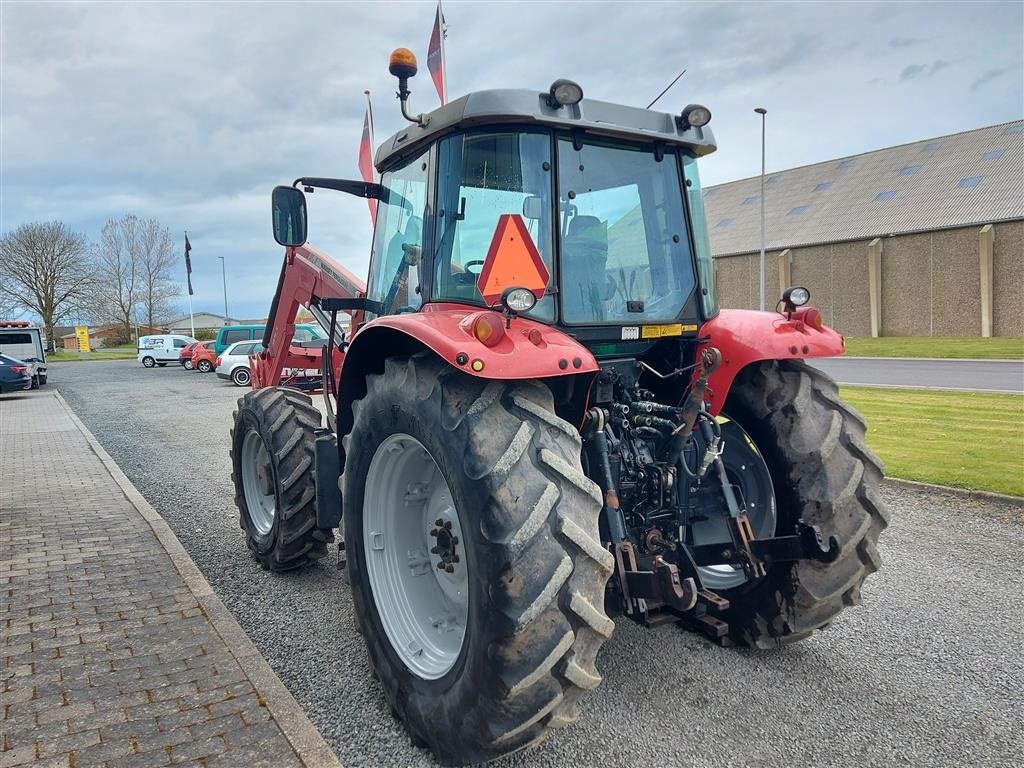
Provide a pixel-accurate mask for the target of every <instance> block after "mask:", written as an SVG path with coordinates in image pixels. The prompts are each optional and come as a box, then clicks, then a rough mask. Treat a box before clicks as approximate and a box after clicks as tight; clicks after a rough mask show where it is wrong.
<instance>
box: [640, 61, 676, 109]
mask: <svg viewBox="0 0 1024 768" xmlns="http://www.w3.org/2000/svg"><path fill="white" fill-rule="evenodd" d="M685 74H686V70H685V69H684V70H683V71H682V72H680V73H679V74H678V75H676V77H675V80H673V81H672V82H671V83H669V84H668V85H667V86H665V90H664V91H662V92H661V93H659V94H658V95H657V97H656V98H655V99H654V101H652V102H651V103H650V104H648V105H647V107H646V109H650V108H651V107H653V106H654V105H655V104H657V103H658V99H660V98H661V97H662V96H664V95H665V94H666V93H668V91H669V89H670V88H671V87H672V86H673V85H675V84H676V83H678V82H679V78H680V77H682V76H683V75H685Z"/></svg>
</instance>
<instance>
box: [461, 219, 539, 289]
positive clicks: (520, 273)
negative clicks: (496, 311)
mask: <svg viewBox="0 0 1024 768" xmlns="http://www.w3.org/2000/svg"><path fill="white" fill-rule="evenodd" d="M550 276H551V275H550V273H549V272H548V268H547V267H546V266H545V265H544V260H543V259H541V257H540V251H538V250H537V246H536V245H535V244H534V242H533V238H532V237H530V231H529V230H528V229H527V228H526V223H525V222H524V221H523V217H522V216H520V215H519V214H518V213H503V214H501V216H499V217H498V226H496V227H495V228H494V237H493V238H492V240H491V247H490V248H488V249H487V258H485V259H484V264H483V269H481V270H480V278H479V279H478V280H477V282H476V285H477V288H479V289H480V295H481V296H483V297H484V301H485V302H486V303H487V305H488V306H494V305H495V304H497V303H498V301H499V300H500V299H501V294H502V292H503V291H504V290H505V289H506V288H511V287H513V286H515V287H517V288H526V289H527V290H530V291H532V292H533V295H534V296H536V297H537V300H538V301H539V300H540V299H541V298H542V297H543V296H544V291H545V289H546V288H547V286H548V278H550Z"/></svg>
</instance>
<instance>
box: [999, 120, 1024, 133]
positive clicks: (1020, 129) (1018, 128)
mask: <svg viewBox="0 0 1024 768" xmlns="http://www.w3.org/2000/svg"><path fill="white" fill-rule="evenodd" d="M1015 133H1024V123H1018V124H1017V125H1008V126H1006V130H1004V131H1003V135H1004V136H1012V135H1013V134H1015Z"/></svg>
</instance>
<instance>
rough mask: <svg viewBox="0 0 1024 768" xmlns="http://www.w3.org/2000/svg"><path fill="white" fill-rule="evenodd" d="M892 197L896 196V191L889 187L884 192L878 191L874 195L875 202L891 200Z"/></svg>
mask: <svg viewBox="0 0 1024 768" xmlns="http://www.w3.org/2000/svg"><path fill="white" fill-rule="evenodd" d="M894 197H896V192H895V190H891V189H890V190H887V191H885V192H879V193H878V194H877V195H875V202H876V203H884V202H885V201H886V200H892V199H893V198H894Z"/></svg>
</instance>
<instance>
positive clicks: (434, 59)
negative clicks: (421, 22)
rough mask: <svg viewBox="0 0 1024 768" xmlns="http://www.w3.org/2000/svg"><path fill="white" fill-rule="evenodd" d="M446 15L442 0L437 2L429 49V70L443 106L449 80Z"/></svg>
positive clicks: (446, 97)
mask: <svg viewBox="0 0 1024 768" xmlns="http://www.w3.org/2000/svg"><path fill="white" fill-rule="evenodd" d="M445 34H446V33H445V26H444V14H443V13H441V0H437V14H436V15H435V16H434V31H433V32H431V33H430V45H429V46H428V47H427V69H429V70H430V77H431V78H432V79H433V81H434V87H435V88H437V95H438V97H439V98H440V99H441V104H447V103H448V80H447V77H446V75H445V72H444V37H445Z"/></svg>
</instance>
